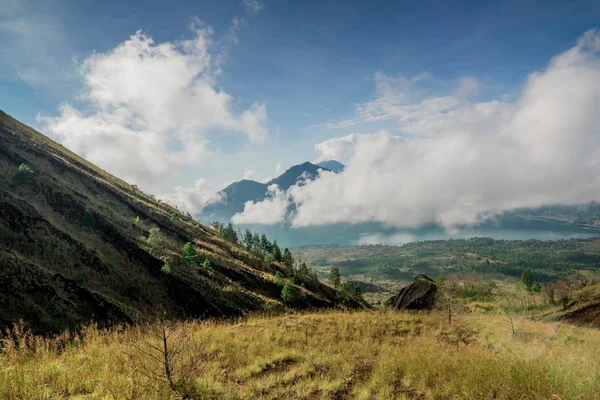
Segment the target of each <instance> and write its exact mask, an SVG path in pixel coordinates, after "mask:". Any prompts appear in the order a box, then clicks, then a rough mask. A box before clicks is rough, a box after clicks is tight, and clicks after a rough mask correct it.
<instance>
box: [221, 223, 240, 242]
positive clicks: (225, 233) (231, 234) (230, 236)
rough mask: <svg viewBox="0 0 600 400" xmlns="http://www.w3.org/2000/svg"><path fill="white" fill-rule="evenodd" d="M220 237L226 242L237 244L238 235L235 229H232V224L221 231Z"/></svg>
mask: <svg viewBox="0 0 600 400" xmlns="http://www.w3.org/2000/svg"><path fill="white" fill-rule="evenodd" d="M221 237H222V238H223V239H225V240H227V241H228V242H232V243H237V242H238V234H237V232H236V231H235V229H233V224H232V223H231V222H230V223H229V224H228V225H227V226H226V227H224V228H222V229H221Z"/></svg>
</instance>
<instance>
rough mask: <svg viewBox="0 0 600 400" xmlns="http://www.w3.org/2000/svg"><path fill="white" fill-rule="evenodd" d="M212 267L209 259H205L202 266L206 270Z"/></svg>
mask: <svg viewBox="0 0 600 400" xmlns="http://www.w3.org/2000/svg"><path fill="white" fill-rule="evenodd" d="M211 265H212V264H211V263H210V259H209V258H208V257H206V258H205V259H204V262H203V263H202V266H203V267H204V268H210V266H211Z"/></svg>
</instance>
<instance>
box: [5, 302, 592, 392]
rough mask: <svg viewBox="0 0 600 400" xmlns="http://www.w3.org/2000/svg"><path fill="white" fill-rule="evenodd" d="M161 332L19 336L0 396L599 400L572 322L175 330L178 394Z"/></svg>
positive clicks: (348, 318) (412, 320)
mask: <svg viewBox="0 0 600 400" xmlns="http://www.w3.org/2000/svg"><path fill="white" fill-rule="evenodd" d="M156 328H157V325H154V326H146V327H137V328H127V329H113V330H110V331H102V330H97V329H95V328H94V327H88V328H87V329H85V330H84V331H83V333H82V334H81V336H80V337H78V338H77V339H76V340H74V341H73V340H70V341H68V343H67V342H64V340H65V337H62V338H60V337H59V338H57V339H41V338H34V337H27V335H26V334H24V333H19V332H17V334H16V335H15V339H16V341H17V342H20V343H21V347H20V349H16V348H14V346H12V342H10V345H8V344H9V343H8V342H7V341H5V343H4V352H3V353H2V355H0V365H1V366H0V398H2V399H57V398H76V399H88V398H90V399H91V398H94V399H95V398H98V399H104V398H106V399H171V398H172V399H175V398H181V397H182V395H185V396H188V397H189V398H199V399H200V398H201V399H205V398H214V399H321V398H323V399H330V398H331V399H345V398H357V399H395V398H398V399H413V398H414V399H429V398H431V399H433V398H435V399H476V398H486V399H487V398H498V399H600V331H598V330H593V329H588V328H580V327H575V326H571V325H568V324H554V323H543V322H534V321H530V320H527V319H524V318H521V317H514V318H512V324H511V322H510V319H509V318H508V317H506V316H502V315H483V314H474V313H472V314H468V315H462V316H458V317H457V318H456V319H455V322H453V324H452V325H448V324H447V323H445V322H444V320H443V317H442V316H441V315H438V314H436V313H430V314H424V313H423V314H418V313H413V314H410V313H400V312H385V311H377V312H375V311H361V312H354V313H348V312H342V311H330V312H323V313H307V314H290V315H286V316H275V317H260V316H256V317H250V318H247V319H244V320H239V321H234V322H188V323H177V324H174V325H173V326H172V327H170V328H169V329H168V330H167V332H168V333H169V334H170V336H169V339H168V340H169V346H170V349H171V351H172V352H173V354H175V356H173V359H172V360H171V361H172V363H171V366H172V367H173V369H175V370H177V371H176V373H175V374H173V379H174V384H175V387H176V390H175V391H173V390H172V389H170V387H169V384H168V382H166V379H165V374H164V372H163V371H164V368H163V367H164V365H163V362H162V358H161V357H158V358H155V356H156V355H157V354H160V353H153V348H154V347H156V348H159V347H160V337H157V336H156V335H154V334H153V333H155V332H156V331H157V329H156ZM513 328H514V333H513ZM158 331H159V332H160V330H158ZM175 349H178V350H175ZM188 362H189V363H188ZM185 364H187V365H185ZM186 378H187V379H186Z"/></svg>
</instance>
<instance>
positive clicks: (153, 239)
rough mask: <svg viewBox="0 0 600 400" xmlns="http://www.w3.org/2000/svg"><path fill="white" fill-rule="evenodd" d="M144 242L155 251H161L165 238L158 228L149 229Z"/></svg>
mask: <svg viewBox="0 0 600 400" xmlns="http://www.w3.org/2000/svg"><path fill="white" fill-rule="evenodd" d="M146 241H147V242H148V244H149V245H150V246H152V247H154V248H155V249H163V248H164V247H165V236H164V235H163V233H162V232H161V231H160V228H159V227H158V226H155V227H152V228H150V230H149V231H148V239H147V240H146Z"/></svg>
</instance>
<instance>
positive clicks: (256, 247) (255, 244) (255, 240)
mask: <svg viewBox="0 0 600 400" xmlns="http://www.w3.org/2000/svg"><path fill="white" fill-rule="evenodd" d="M252 251H254V252H255V253H260V236H258V233H255V234H254V236H252Z"/></svg>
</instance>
